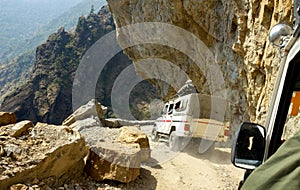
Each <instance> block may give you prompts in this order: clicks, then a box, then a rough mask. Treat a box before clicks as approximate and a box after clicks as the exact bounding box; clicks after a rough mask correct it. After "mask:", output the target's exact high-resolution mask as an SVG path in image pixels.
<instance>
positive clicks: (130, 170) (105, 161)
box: [85, 142, 141, 183]
mask: <svg viewBox="0 0 300 190" xmlns="http://www.w3.org/2000/svg"><path fill="white" fill-rule="evenodd" d="M139 152H140V148H139V146H138V145H133V144H132V145H129V146H128V145H124V144H120V143H113V142H105V143H102V144H101V145H100V146H99V145H98V146H93V147H91V148H90V152H89V155H88V158H87V161H86V165H85V172H86V173H87V174H88V175H89V176H91V177H92V178H93V179H95V180H97V181H102V180H105V179H108V180H116V181H120V182H123V183H129V182H131V181H133V180H135V179H136V178H137V177H138V176H139V175H140V163H141V160H140V154H139Z"/></svg>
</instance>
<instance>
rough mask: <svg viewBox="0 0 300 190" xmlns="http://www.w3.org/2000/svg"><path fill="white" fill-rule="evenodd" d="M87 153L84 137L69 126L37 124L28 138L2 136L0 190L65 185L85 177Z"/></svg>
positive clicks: (0, 144) (0, 145) (0, 137)
mask: <svg viewBox="0 0 300 190" xmlns="http://www.w3.org/2000/svg"><path fill="white" fill-rule="evenodd" d="M4 129H5V128H4ZM87 151H88V150H87V147H86V146H85V142H84V140H83V138H82V137H81V135H80V134H79V133H78V132H76V131H73V130H72V129H70V128H69V127H66V126H55V125H48V124H44V123H38V124H37V125H36V126H35V127H34V128H33V129H32V131H31V132H30V134H27V135H26V138H14V137H10V136H0V153H1V154H0V155H1V160H0V171H1V173H0V187H1V189H7V188H8V187H9V186H11V185H13V184H17V183H26V184H43V185H44V186H50V187H57V186H60V185H63V184H64V182H65V181H66V180H68V179H72V178H74V177H76V176H77V175H81V174H82V172H83V168H84V161H83V158H84V157H85V156H86V155H87Z"/></svg>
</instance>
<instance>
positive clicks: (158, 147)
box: [140, 126, 244, 190]
mask: <svg viewBox="0 0 300 190" xmlns="http://www.w3.org/2000/svg"><path fill="white" fill-rule="evenodd" d="M151 129H152V128H151V127H149V126H148V127H144V128H142V130H143V131H144V132H146V133H147V134H149V132H150V131H149V130H151ZM150 147H151V150H152V153H151V154H152V159H151V160H150V161H149V162H148V163H146V164H145V166H143V168H144V170H142V175H141V176H140V178H145V179H151V177H149V176H148V177H147V175H151V176H152V183H151V184H150V183H149V186H148V187H149V188H148V189H158V190H163V189H174V190H175V189H176V190H177V189H186V190H190V189H192V190H199V189H237V186H238V183H239V181H240V180H241V179H242V176H243V172H244V171H243V170H241V169H238V168H235V167H234V166H233V165H232V164H231V162H230V149H229V148H218V147H216V148H215V149H214V150H213V151H211V152H209V153H206V154H199V153H198V151H197V150H198V144H197V143H196V142H190V144H189V145H188V146H187V147H186V148H185V149H184V150H183V151H182V152H179V153H174V152H172V151H169V149H168V147H167V144H166V143H163V142H152V141H150ZM145 181H147V180H145ZM145 181H144V182H145Z"/></svg>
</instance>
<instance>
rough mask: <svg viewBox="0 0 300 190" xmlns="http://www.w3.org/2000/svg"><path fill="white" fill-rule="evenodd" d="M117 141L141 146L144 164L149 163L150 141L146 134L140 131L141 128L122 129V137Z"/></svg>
mask: <svg viewBox="0 0 300 190" xmlns="http://www.w3.org/2000/svg"><path fill="white" fill-rule="evenodd" d="M116 140H117V141H119V142H121V143H127V144H133V143H137V144H139V146H140V149H141V150H140V156H141V161H142V162H144V161H147V160H148V159H149V158H150V157H151V151H150V145H149V139H148V137H147V135H146V134H145V133H143V132H141V131H140V130H139V126H132V127H126V126H125V127H122V128H121V129H120V135H119V136H118V137H117V139H116Z"/></svg>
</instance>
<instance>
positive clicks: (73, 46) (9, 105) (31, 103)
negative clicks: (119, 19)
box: [1, 7, 155, 124]
mask: <svg viewBox="0 0 300 190" xmlns="http://www.w3.org/2000/svg"><path fill="white" fill-rule="evenodd" d="M114 28H115V26H114V23H113V19H112V16H111V14H110V13H109V11H108V8H107V7H103V8H102V9H101V10H100V11H99V13H98V14H95V13H91V14H89V15H88V16H87V17H84V16H82V17H80V18H79V21H78V24H77V27H76V29H75V31H74V33H68V32H66V31H65V29H64V28H60V29H59V30H58V31H57V32H56V33H54V34H52V35H51V36H50V37H49V39H48V40H47V42H46V43H44V44H42V45H40V46H39V47H38V48H37V49H36V60H35V63H34V67H33V71H32V72H31V73H30V80H29V82H27V83H26V84H25V85H23V86H21V87H19V88H17V89H16V90H15V91H13V92H12V93H11V94H10V95H8V96H7V97H6V98H5V99H4V101H3V103H2V105H1V110H3V111H13V112H15V113H16V115H17V118H18V119H19V120H22V119H30V120H32V121H34V122H37V121H41V122H47V123H54V124H58V123H61V122H62V121H63V120H64V119H65V118H66V117H67V116H68V115H70V114H71V112H72V87H73V79H74V76H75V72H76V69H77V67H78V65H79V62H80V59H81V58H82V56H83V55H84V53H85V52H86V51H87V50H88V49H89V48H90V47H91V46H92V45H93V43H94V42H96V41H97V40H98V39H99V38H101V37H102V36H103V35H105V34H106V33H108V32H110V31H112V30H114ZM109 48H110V47H109V45H108V47H107V49H109ZM129 64H131V61H129V59H128V58H127V57H126V56H125V55H123V54H122V52H120V53H119V54H118V55H116V56H115V57H114V58H113V59H112V60H111V61H110V62H108V63H107V65H106V69H104V71H105V74H103V75H101V76H100V78H99V83H98V85H97V93H96V98H97V99H98V100H99V101H100V102H101V103H102V104H104V105H106V106H109V104H110V102H109V101H110V99H109V94H110V92H111V88H112V86H113V85H112V84H113V82H114V79H115V78H116V77H117V76H118V73H120V72H121V71H122V69H124V68H126V67H127V66H128V65H129ZM104 79H105V80H104ZM148 86H149V84H148ZM148 88H150V87H148ZM150 91H151V92H152V93H149V94H150V95H153V96H155V91H154V90H151V88H150Z"/></svg>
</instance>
